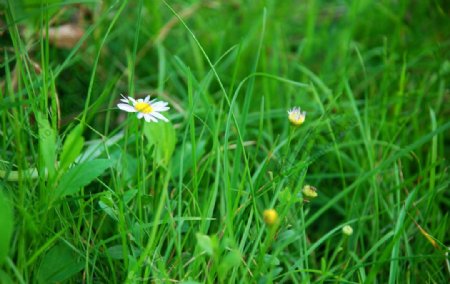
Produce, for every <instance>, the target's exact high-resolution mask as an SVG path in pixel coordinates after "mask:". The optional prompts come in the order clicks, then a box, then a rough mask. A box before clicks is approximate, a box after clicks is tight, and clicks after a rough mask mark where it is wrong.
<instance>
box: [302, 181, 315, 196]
mask: <svg viewBox="0 0 450 284" xmlns="http://www.w3.org/2000/svg"><path fill="white" fill-rule="evenodd" d="M302 193H303V196H304V197H306V198H311V199H312V198H316V197H317V195H318V194H317V189H316V188H315V187H314V186H311V185H308V184H307V185H305V186H304V187H303V190H302Z"/></svg>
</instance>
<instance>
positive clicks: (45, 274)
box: [38, 244, 84, 283]
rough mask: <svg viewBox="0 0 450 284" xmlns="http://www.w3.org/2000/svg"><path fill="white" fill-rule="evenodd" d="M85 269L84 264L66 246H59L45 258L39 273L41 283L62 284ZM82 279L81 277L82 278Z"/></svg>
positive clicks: (52, 249)
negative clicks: (57, 283) (59, 283)
mask: <svg viewBox="0 0 450 284" xmlns="http://www.w3.org/2000/svg"><path fill="white" fill-rule="evenodd" d="M83 267H84V262H83V261H82V260H81V259H80V257H79V256H78V255H77V254H76V253H75V252H74V251H73V249H71V248H70V247H69V246H67V245H66V244H57V245H56V246H54V247H53V248H51V249H50V251H48V252H47V254H46V255H45V256H44V258H43V260H42V263H41V266H40V267H39V271H38V280H39V282H40V283H56V282H62V281H64V280H67V279H69V278H70V277H72V276H74V275H75V274H76V273H78V272H79V271H81V270H82V269H83ZM80 277H81V276H80Z"/></svg>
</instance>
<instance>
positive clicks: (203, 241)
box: [195, 233, 218, 256]
mask: <svg viewBox="0 0 450 284" xmlns="http://www.w3.org/2000/svg"><path fill="white" fill-rule="evenodd" d="M195 236H196V237H197V243H198V245H199V246H200V248H202V249H203V250H204V251H205V252H206V254H208V255H210V256H212V255H213V254H214V251H215V250H216V248H217V246H218V245H217V239H214V238H211V237H209V236H208V235H203V234H200V233H197V234H195Z"/></svg>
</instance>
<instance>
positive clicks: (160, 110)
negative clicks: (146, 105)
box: [154, 107, 170, 112]
mask: <svg viewBox="0 0 450 284" xmlns="http://www.w3.org/2000/svg"><path fill="white" fill-rule="evenodd" d="M154 109H155V111H157V112H162V111H167V110H169V109H170V108H169V107H155V108H154Z"/></svg>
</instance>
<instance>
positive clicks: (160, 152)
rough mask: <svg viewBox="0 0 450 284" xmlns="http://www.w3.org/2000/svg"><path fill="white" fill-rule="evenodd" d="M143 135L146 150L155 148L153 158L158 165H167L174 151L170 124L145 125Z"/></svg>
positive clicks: (173, 138) (173, 139)
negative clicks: (146, 141) (145, 139)
mask: <svg viewBox="0 0 450 284" xmlns="http://www.w3.org/2000/svg"><path fill="white" fill-rule="evenodd" d="M144 135H145V137H146V138H147V140H148V144H147V146H148V149H151V148H152V147H153V146H154V148H155V158H156V161H157V162H158V163H159V164H162V165H167V164H168V163H169V161H170V158H171V157H172V154H173V151H174V150H175V144H176V135H175V129H174V128H173V125H172V124H171V123H170V122H158V123H146V124H145V125H144Z"/></svg>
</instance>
